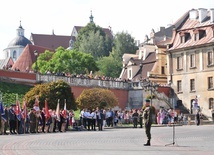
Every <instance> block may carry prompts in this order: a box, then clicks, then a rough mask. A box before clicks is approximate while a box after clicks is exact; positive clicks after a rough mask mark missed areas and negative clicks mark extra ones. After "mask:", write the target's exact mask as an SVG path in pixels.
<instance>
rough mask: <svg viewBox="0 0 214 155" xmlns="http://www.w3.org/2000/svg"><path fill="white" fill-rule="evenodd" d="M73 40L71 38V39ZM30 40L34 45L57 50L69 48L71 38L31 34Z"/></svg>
mask: <svg viewBox="0 0 214 155" xmlns="http://www.w3.org/2000/svg"><path fill="white" fill-rule="evenodd" d="M72 39H73V38H72ZM31 40H32V42H33V43H34V45H38V46H42V47H47V48H50V49H52V50H55V49H57V48H58V47H59V46H62V47H64V48H65V49H67V48H68V47H69V41H70V40H71V36H60V35H55V34H53V35H45V34H33V33H31Z"/></svg>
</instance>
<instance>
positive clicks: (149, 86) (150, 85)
mask: <svg viewBox="0 0 214 155" xmlns="http://www.w3.org/2000/svg"><path fill="white" fill-rule="evenodd" d="M142 87H143V89H144V90H146V91H150V95H151V106H152V98H153V91H157V90H158V87H159V85H158V84H156V83H154V82H152V81H150V80H149V79H148V78H147V79H145V80H143V81H142Z"/></svg>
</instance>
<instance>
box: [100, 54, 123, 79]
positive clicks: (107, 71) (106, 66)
mask: <svg viewBox="0 0 214 155" xmlns="http://www.w3.org/2000/svg"><path fill="white" fill-rule="evenodd" d="M97 65H98V68H99V70H100V73H101V74H103V75H105V76H108V77H119V76H120V72H121V70H122V62H121V61H118V60H117V59H116V58H114V57H113V56H112V55H110V56H109V57H103V58H101V59H99V60H98V61H97Z"/></svg>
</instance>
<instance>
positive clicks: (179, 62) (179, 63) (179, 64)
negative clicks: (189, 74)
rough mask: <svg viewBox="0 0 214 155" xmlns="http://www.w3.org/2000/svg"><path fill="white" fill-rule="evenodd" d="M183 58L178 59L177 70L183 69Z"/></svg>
mask: <svg viewBox="0 0 214 155" xmlns="http://www.w3.org/2000/svg"><path fill="white" fill-rule="evenodd" d="M182 63H183V62H182V57H181V56H180V57H177V70H179V69H182V67H183V66H182Z"/></svg>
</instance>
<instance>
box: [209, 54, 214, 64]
mask: <svg viewBox="0 0 214 155" xmlns="http://www.w3.org/2000/svg"><path fill="white" fill-rule="evenodd" d="M207 59H208V60H207V63H208V64H207V65H213V64H214V63H213V61H214V60H213V59H214V57H213V51H209V52H207Z"/></svg>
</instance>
